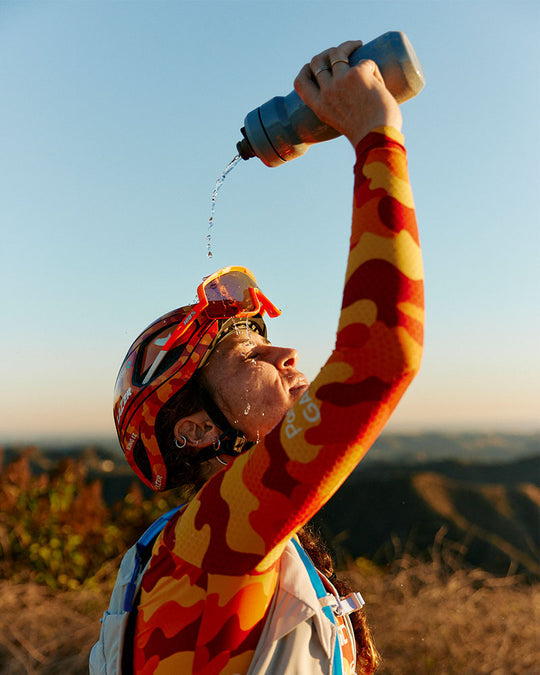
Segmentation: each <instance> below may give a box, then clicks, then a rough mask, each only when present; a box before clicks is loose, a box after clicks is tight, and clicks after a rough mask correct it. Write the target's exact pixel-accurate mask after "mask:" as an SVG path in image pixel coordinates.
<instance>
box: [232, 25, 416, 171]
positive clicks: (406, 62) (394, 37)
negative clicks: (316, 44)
mask: <svg viewBox="0 0 540 675" xmlns="http://www.w3.org/2000/svg"><path fill="white" fill-rule="evenodd" d="M363 59H371V60H372V61H375V63H376V64H377V65H378V66H379V69H380V71H381V74H382V76H383V79H384V83H385V85H386V87H387V89H388V90H389V91H390V93H391V94H392V95H393V97H394V98H395V99H396V101H397V102H398V103H403V102H404V101H408V100H409V99H411V98H413V97H414V96H416V95H417V94H418V93H419V92H420V91H421V90H422V88H423V86H424V84H425V79H424V73H423V71H422V66H421V65H420V62H419V61H418V58H417V56H416V54H415V52H414V49H413V47H412V45H411V43H410V42H409V40H408V38H407V36H406V35H405V33H401V32H400V31H390V32H389V33H384V35H381V36H379V37H378V38H375V39H374V40H372V41H371V42H368V43H367V44H365V45H362V47H360V48H359V49H357V50H356V51H354V52H353V53H352V54H351V55H350V57H349V63H350V65H351V66H355V65H356V64H357V63H359V61H362V60H363ZM241 132H242V136H243V138H242V139H241V140H240V141H239V142H238V143H237V144H236V147H237V149H238V153H239V154H240V157H242V159H249V158H250V157H258V158H259V159H260V160H261V161H262V162H263V163H264V164H266V166H280V165H281V164H284V163H285V162H288V161H290V160H291V159H295V158H296V157H299V156H300V155H303V154H304V152H306V150H307V149H308V147H309V146H310V145H313V143H320V142H321V141H327V140H329V139H331V138H336V137H337V136H340V133H339V132H338V131H336V130H335V129H333V128H332V127H330V126H328V125H327V124H325V123H324V122H321V120H320V119H319V118H318V117H317V116H316V115H315V113H314V112H313V111H312V110H311V109H310V108H308V106H307V105H306V104H305V103H304V102H303V101H302V99H301V98H300V96H298V94H297V93H296V92H295V91H292V92H291V93H290V94H289V95H288V96H275V97H274V98H273V99H271V100H270V101H267V102H266V103H264V104H263V105H262V106H261V107H260V108H256V109H255V110H252V111H251V112H250V113H249V114H248V115H247V117H246V119H245V120H244V126H243V127H242V129H241Z"/></svg>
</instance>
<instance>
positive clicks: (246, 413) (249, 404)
mask: <svg viewBox="0 0 540 675" xmlns="http://www.w3.org/2000/svg"><path fill="white" fill-rule="evenodd" d="M250 410H251V403H248V404H247V405H246V409H245V410H244V415H249V411H250Z"/></svg>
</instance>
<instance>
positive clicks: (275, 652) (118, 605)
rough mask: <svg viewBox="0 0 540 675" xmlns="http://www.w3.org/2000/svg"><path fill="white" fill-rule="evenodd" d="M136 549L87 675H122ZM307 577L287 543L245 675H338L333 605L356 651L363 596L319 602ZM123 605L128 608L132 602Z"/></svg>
mask: <svg viewBox="0 0 540 675" xmlns="http://www.w3.org/2000/svg"><path fill="white" fill-rule="evenodd" d="M175 511H176V509H175V510H174V512H175ZM171 515H173V512H170V513H168V514H166V515H165V516H164V517H163V518H162V519H160V521H161V523H160V526H159V525H158V521H157V522H156V523H154V525H153V526H152V528H153V532H154V533H156V532H159V530H160V529H162V528H163V527H164V525H165V524H166V521H167V520H168V519H169V518H170V517H171ZM145 534H146V533H145ZM144 536H145V535H143V537H144ZM154 538H155V536H154ZM141 540H142V537H141ZM141 540H139V541H141ZM136 551H137V544H136V545H135V546H133V547H132V548H130V549H129V551H128V552H127V553H126V555H125V556H124V558H123V559H122V562H121V564H120V569H119V571H118V576H117V579H116V583H115V586H114V589H113V592H112V595H111V600H110V603H109V607H108V609H107V610H106V611H105V613H104V615H103V618H102V619H101V632H100V637H99V641H98V642H97V643H96V644H95V645H94V647H93V648H92V651H91V653H90V675H121V673H122V670H121V668H122V651H123V647H124V636H125V631H126V625H127V621H128V618H129V611H126V602H125V598H126V590H127V589H128V587H129V586H130V585H131V593H132V595H134V594H135V593H136V591H137V590H138V587H139V586H140V581H141V579H142V576H143V573H141V572H143V571H139V574H136V561H135V560H136ZM308 567H309V569H308ZM145 569H146V568H145ZM134 570H135V572H134ZM310 573H311V575H313V574H315V575H317V574H318V573H317V572H315V568H314V567H313V564H312V563H311V561H309V562H308V561H306V562H303V561H302V558H301V557H300V554H299V552H298V551H297V549H296V546H295V544H294V543H293V542H292V541H290V542H289V543H288V544H287V546H286V548H285V550H284V552H283V554H282V556H281V559H280V570H279V577H278V586H277V588H276V591H275V593H274V597H273V598H272V601H271V604H270V608H269V613H268V618H267V621H266V624H265V626H264V628H263V632H262V634H261V637H260V639H259V642H258V644H257V647H256V649H255V653H254V655H253V659H252V662H251V665H250V667H249V670H248V675H256V674H257V675H262V674H267V675H342V672H343V670H342V668H341V667H340V665H339V663H337V664H336V663H334V661H335V658H334V650H335V647H336V639H337V628H336V626H335V625H334V623H333V622H332V620H331V619H330V618H328V616H327V615H326V614H325V612H324V609H323V608H324V607H331V608H332V609H333V611H334V613H335V614H338V613H339V614H341V615H343V617H344V619H345V626H346V630H347V632H348V638H349V640H350V642H351V644H352V646H353V649H355V644H356V643H355V639H354V632H353V629H352V625H351V623H350V621H349V618H348V616H347V614H349V613H350V612H351V611H355V610H356V609H359V608H360V607H362V605H363V604H364V603H363V600H362V596H361V595H360V594H359V593H353V594H351V595H350V596H347V598H344V599H342V600H340V598H339V595H338V593H337V591H335V589H333V591H334V592H333V594H327V593H325V594H324V597H322V598H319V597H317V592H316V590H315V587H314V583H313V582H312V579H311V578H310ZM134 580H136V586H135V587H134V586H133V582H134ZM130 582H131V583H130ZM332 588H333V587H332ZM319 595H321V592H319ZM127 605H128V606H131V603H130V602H128V603H127Z"/></svg>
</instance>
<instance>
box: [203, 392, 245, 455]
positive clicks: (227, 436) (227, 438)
mask: <svg viewBox="0 0 540 675" xmlns="http://www.w3.org/2000/svg"><path fill="white" fill-rule="evenodd" d="M198 394H199V400H200V402H201V404H202V406H203V408H204V409H205V410H206V412H207V413H208V416H209V417H210V419H211V420H212V422H213V423H214V424H215V425H216V427H217V428H218V429H219V430H220V431H221V434H220V436H219V443H217V447H214V446H209V447H208V448H203V449H201V451H200V452H199V453H198V454H197V458H198V459H199V461H201V462H204V461H206V460H208V459H212V458H213V457H217V456H218V455H229V456H230V457H236V456H238V455H240V454H241V453H242V452H245V451H246V450H249V448H251V447H252V446H253V445H254V444H253V442H251V441H248V440H247V438H246V437H245V436H244V434H243V433H242V432H241V431H240V430H239V429H234V428H233V427H232V426H231V425H230V424H229V420H228V419H227V418H226V417H225V415H224V414H223V413H222V412H221V410H220V409H219V408H218V406H217V405H216V403H215V401H214V399H213V398H212V396H211V394H210V393H209V392H208V390H207V389H206V387H204V386H203V385H202V384H201V383H199V385H198Z"/></svg>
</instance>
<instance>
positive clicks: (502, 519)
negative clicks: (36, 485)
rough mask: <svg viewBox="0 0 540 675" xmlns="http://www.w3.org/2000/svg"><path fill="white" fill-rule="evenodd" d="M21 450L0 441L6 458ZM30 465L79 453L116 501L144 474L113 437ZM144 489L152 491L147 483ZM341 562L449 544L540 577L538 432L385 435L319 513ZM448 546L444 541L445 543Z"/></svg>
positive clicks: (44, 449) (480, 563) (464, 555)
mask: <svg viewBox="0 0 540 675" xmlns="http://www.w3.org/2000/svg"><path fill="white" fill-rule="evenodd" d="M21 449H22V448H21V447H17V446H13V445H11V446H4V448H3V449H2V448H0V458H2V457H3V463H7V462H9V461H11V459H13V458H14V457H16V456H17V455H18V454H19V453H20V452H21ZM26 452H27V453H28V454H29V455H30V458H31V467H32V471H33V472H35V473H40V472H43V471H51V470H52V469H53V467H54V465H55V464H56V462H57V461H58V460H59V459H62V458H66V457H72V458H80V459H81V460H82V461H83V462H84V464H85V466H86V468H87V472H88V479H89V480H95V479H99V480H101V481H102V483H103V495H104V498H105V500H106V502H107V503H109V504H111V503H113V502H115V501H117V500H119V499H121V498H122V496H123V495H124V494H125V493H126V491H127V490H128V489H129V487H130V485H131V484H132V483H133V482H134V481H137V479H136V478H135V476H134V474H133V473H132V471H131V469H130V468H129V467H128V465H127V463H126V461H125V459H124V458H123V456H122V455H121V453H120V452H119V451H118V449H113V448H112V447H111V446H110V445H109V444H105V445H92V444H79V445H77V444H71V445H67V444H66V445H64V446H52V447H51V446H40V447H37V446H33V447H31V448H27V449H26ZM143 492H144V493H145V494H146V495H149V494H150V491H149V490H148V489H146V488H144V489H143ZM317 523H318V524H319V526H320V528H321V529H322V531H323V533H324V534H325V536H326V538H327V539H328V541H329V542H330V543H332V545H333V547H334V548H335V549H336V551H337V555H338V559H339V560H340V561H341V562H343V561H344V559H345V558H350V557H353V558H359V557H365V558H369V559H371V560H374V561H376V562H379V563H385V562H388V561H391V560H393V559H395V557H396V556H399V555H400V554H401V553H402V552H403V551H407V552H410V553H412V554H414V555H428V554H430V552H431V553H432V552H433V551H434V550H436V551H441V550H443V551H444V552H445V553H446V554H451V555H452V556H453V557H454V558H456V559H457V560H458V561H459V560H461V561H462V562H464V563H466V564H470V565H473V566H477V567H483V568H484V569H486V570H488V571H490V572H493V573H495V574H506V573H507V572H508V571H512V572H519V573H523V574H525V575H526V576H527V577H529V578H535V579H537V578H540V565H539V559H540V556H539V553H540V434H522V435H520V434H498V433H497V434H495V433H493V434H480V433H477V434H473V433H469V434H442V433H430V434H418V435H405V434H404V435H400V434H385V435H383V436H381V437H380V439H379V440H377V442H376V443H375V445H374V446H373V448H372V449H371V450H370V452H369V453H368V455H367V457H366V458H365V459H364V460H363V461H362V462H361V463H360V464H359V466H358V467H357V469H356V470H355V471H354V472H353V474H352V475H351V476H350V477H349V479H348V480H347V481H346V482H345V484H344V485H343V486H342V487H341V488H340V490H339V491H338V492H337V494H336V495H335V496H334V497H333V498H332V499H331V500H330V502H328V504H327V505H326V506H325V507H324V508H323V509H322V510H321V512H320V514H319V515H318V517H317ZM441 547H442V548H441Z"/></svg>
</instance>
